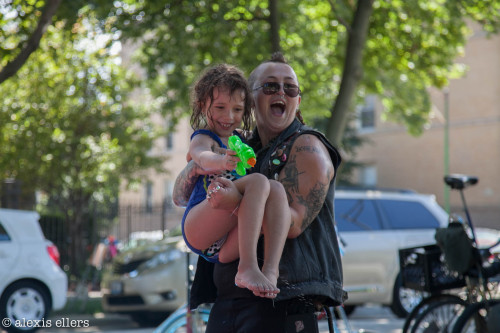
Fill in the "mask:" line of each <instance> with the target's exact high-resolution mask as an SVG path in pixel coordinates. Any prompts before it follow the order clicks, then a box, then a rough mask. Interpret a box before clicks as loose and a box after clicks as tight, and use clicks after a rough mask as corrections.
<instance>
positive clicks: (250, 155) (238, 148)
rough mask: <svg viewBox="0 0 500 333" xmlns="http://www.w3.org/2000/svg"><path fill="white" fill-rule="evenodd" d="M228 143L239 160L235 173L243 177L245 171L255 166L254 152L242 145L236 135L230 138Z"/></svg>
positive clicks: (247, 146)
mask: <svg viewBox="0 0 500 333" xmlns="http://www.w3.org/2000/svg"><path fill="white" fill-rule="evenodd" d="M228 143H229V148H230V149H231V150H234V151H235V152H236V155H238V157H239V158H240V160H241V161H240V162H238V163H237V164H236V173H237V174H238V175H240V176H244V175H245V174H246V170H245V169H250V168H251V167H253V166H255V162H257V160H256V158H255V152H254V151H253V149H252V148H251V147H250V146H249V145H247V144H245V143H243V142H242V141H241V139H240V138H239V137H238V136H237V135H232V136H230V137H229V139H228Z"/></svg>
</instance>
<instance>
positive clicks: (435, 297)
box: [400, 175, 500, 333]
mask: <svg viewBox="0 0 500 333" xmlns="http://www.w3.org/2000/svg"><path fill="white" fill-rule="evenodd" d="M444 180H445V182H446V184H447V185H448V186H450V188H451V189H454V190H459V191H460V194H461V198H462V203H463V207H464V211H465V214H466V217H467V225H468V228H469V234H470V236H469V235H468V234H467V233H466V232H465V230H464V228H463V227H464V225H463V224H462V223H461V222H457V221H456V220H455V219H454V218H453V216H450V223H449V227H448V228H446V229H443V230H442V231H440V232H439V231H437V235H436V238H441V242H443V241H444V240H445V239H446V233H449V234H450V235H451V234H453V235H455V236H454V237H455V238H456V237H458V236H456V235H459V236H460V237H461V238H458V239H461V240H462V241H463V242H464V244H463V246H462V247H461V249H463V251H464V252H463V253H464V255H469V256H470V258H469V259H470V260H469V262H466V260H463V262H460V260H458V261H457V260H454V259H455V258H454V257H453V253H451V252H450V251H449V250H450V249H449V248H448V249H447V248H446V247H444V248H443V250H444V251H443V252H444V258H443V253H442V249H441V247H443V244H441V247H440V246H438V245H429V246H424V247H421V248H420V250H421V249H422V248H423V249H424V252H423V253H422V251H421V253H422V256H421V258H420V259H422V260H421V261H420V262H418V264H417V265H414V267H412V264H413V263H416V262H415V261H412V255H413V256H414V255H417V254H418V253H415V249H417V248H412V249H401V250H400V261H401V262H400V264H401V270H402V272H404V273H406V274H404V275H406V276H408V273H409V272H410V270H409V268H413V269H415V268H422V267H421V266H423V268H424V270H423V271H422V273H423V274H424V280H423V281H422V280H420V281H419V283H418V284H417V285H413V287H416V288H417V289H419V290H424V291H428V292H430V293H431V295H430V296H429V297H427V298H425V299H424V300H423V301H422V302H421V303H420V304H418V305H417V306H416V307H415V309H413V311H412V312H411V313H410V315H409V316H408V318H407V320H406V321H405V325H404V327H403V333H408V332H411V333H418V332H450V330H451V329H452V328H454V327H455V326H458V319H459V318H460V315H461V314H462V313H464V310H465V309H466V307H467V306H468V305H469V304H475V303H477V302H478V301H480V300H482V299H486V298H487V294H488V292H489V288H488V279H489V278H490V277H492V276H494V275H496V274H498V273H499V272H500V262H498V261H497V262H494V263H492V264H491V265H490V266H489V267H486V266H488V263H487V262H486V260H485V258H486V257H488V256H489V255H490V253H489V250H490V249H491V248H493V247H495V246H496V245H498V244H499V243H500V241H499V242H497V243H496V244H494V245H493V246H491V247H488V248H485V249H478V246H477V241H476V235H475V231H474V227H473V225H472V220H471V218H470V214H469V210H468V208H467V204H466V202H465V196H464V194H463V189H465V188H466V187H468V186H471V185H475V184H476V183H477V182H478V179H477V178H476V177H471V176H465V175H449V176H446V177H445V178H444ZM452 228H454V229H452ZM447 229H449V230H447ZM438 232H439V233H440V234H438ZM443 235H445V236H443ZM448 237H451V236H448ZM455 250H456V249H453V251H455ZM413 259H415V258H413ZM464 263H465V264H466V265H463V264H464ZM422 264H423V265H422ZM419 265H420V266H419ZM410 281H411V279H410ZM407 283H408V281H407ZM409 284H411V282H410V283H409ZM407 287H409V288H411V287H412V286H407ZM455 288H463V289H462V294H461V295H453V294H443V293H441V292H442V291H444V290H447V289H455ZM458 332H462V331H458ZM474 332H475V331H474Z"/></svg>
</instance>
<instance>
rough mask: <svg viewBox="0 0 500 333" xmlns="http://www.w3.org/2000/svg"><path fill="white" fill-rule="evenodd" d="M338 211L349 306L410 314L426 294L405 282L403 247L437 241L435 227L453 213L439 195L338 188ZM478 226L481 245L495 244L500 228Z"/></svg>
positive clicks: (336, 199)
mask: <svg viewBox="0 0 500 333" xmlns="http://www.w3.org/2000/svg"><path fill="white" fill-rule="evenodd" d="M335 217H336V221H337V227H338V230H339V235H340V237H341V240H342V241H343V243H344V253H345V254H344V257H343V260H342V262H343V269H344V289H345V290H346V291H348V293H349V298H348V300H347V301H346V304H345V305H346V311H347V312H349V313H350V312H352V311H353V310H354V308H355V307H356V306H358V305H362V304H366V303H375V304H382V305H386V306H389V307H390V308H391V310H392V311H393V312H394V314H396V315H397V316H398V317H405V316H406V315H407V314H408V312H409V311H411V309H412V308H413V307H414V306H415V305H416V304H417V303H418V302H419V301H420V299H421V298H422V296H423V295H422V293H420V292H418V291H415V290H412V289H407V288H403V287H402V281H401V277H400V274H399V249H400V248H409V247H414V246H420V245H428V244H435V243H436V241H435V239H434V235H435V231H436V228H442V227H446V226H447V225H448V214H447V213H446V212H445V211H444V209H442V208H441V207H440V206H439V205H438V203H437V202H436V199H435V196H434V195H425V194H418V193H416V192H414V191H408V190H343V189H341V188H339V189H338V190H337V192H336V195H335ZM476 230H477V236H478V242H479V244H480V245H481V244H483V245H484V246H487V245H491V244H493V243H494V242H495V241H496V240H498V239H499V238H500V232H499V231H497V230H491V229H482V228H476ZM496 251H498V248H497V250H496Z"/></svg>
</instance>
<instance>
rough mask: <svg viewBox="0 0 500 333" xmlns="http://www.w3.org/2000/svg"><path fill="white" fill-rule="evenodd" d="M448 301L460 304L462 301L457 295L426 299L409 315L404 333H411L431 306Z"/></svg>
mask: <svg viewBox="0 0 500 333" xmlns="http://www.w3.org/2000/svg"><path fill="white" fill-rule="evenodd" d="M446 300H456V301H457V302H460V301H461V300H462V299H461V298H460V297H458V296H457V295H451V294H437V295H431V296H429V297H426V298H424V299H423V300H422V301H420V303H418V304H417V305H416V306H415V307H414V308H413V310H412V311H411V312H410V313H409V314H408V317H406V320H405V323H404V325H403V331H402V333H410V332H411V331H412V329H413V327H414V326H415V320H416V319H417V317H418V316H419V315H420V314H422V313H423V312H424V311H425V310H426V309H428V308H429V306H431V305H433V304H436V303H438V302H442V301H446Z"/></svg>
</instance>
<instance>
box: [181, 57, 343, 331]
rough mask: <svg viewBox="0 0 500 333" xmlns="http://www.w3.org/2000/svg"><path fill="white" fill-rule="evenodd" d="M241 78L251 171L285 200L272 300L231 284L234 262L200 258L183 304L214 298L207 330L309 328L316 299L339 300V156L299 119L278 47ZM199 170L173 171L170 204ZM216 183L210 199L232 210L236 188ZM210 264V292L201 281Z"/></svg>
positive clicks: (293, 81)
mask: <svg viewBox="0 0 500 333" xmlns="http://www.w3.org/2000/svg"><path fill="white" fill-rule="evenodd" d="M249 84H250V87H251V89H252V90H253V97H254V100H255V118H256V121H257V127H256V129H255V131H254V133H253V137H252V138H251V139H250V140H249V142H248V143H249V145H251V146H252V147H253V148H254V150H255V152H256V154H257V165H256V166H255V167H254V169H253V170H254V172H259V173H261V174H264V175H265V176H267V177H268V178H269V179H276V180H278V181H279V182H281V183H282V184H283V186H284V188H285V190H286V194H287V197H288V203H289V206H290V213H291V227H290V230H289V232H288V239H287V241H286V243H285V248H284V250H283V255H282V257H281V261H280V275H279V278H278V288H279V289H280V293H279V294H278V296H277V298H276V300H275V301H274V303H273V301H272V300H269V299H264V298H260V297H255V296H254V295H253V294H252V293H251V292H249V291H248V290H244V289H240V288H237V287H235V286H234V283H231V281H234V276H235V274H236V272H237V267H238V263H237V261H235V262H233V263H228V264H222V263H218V264H216V265H215V266H214V267H210V266H206V265H205V264H204V263H203V264H201V265H202V266H204V267H200V266H199V267H198V271H197V277H195V283H194V284H193V288H192V291H191V295H192V298H191V307H192V308H195V307H196V306H197V305H198V304H201V303H206V302H213V301H215V304H214V306H213V308H212V311H211V314H210V320H209V324H208V328H207V332H219V333H220V332H273V333H274V332H285V329H286V327H287V325H292V326H293V325H294V322H296V321H299V322H302V324H303V325H304V327H305V330H304V332H309V329H311V330H312V331H314V329H316V330H317V321H316V318H315V316H314V312H315V311H316V310H317V308H318V306H320V305H328V306H334V305H339V304H341V303H342V302H343V301H344V300H345V299H346V293H345V292H344V291H343V289H342V265H341V259H340V253H339V246H338V242H337V236H336V233H335V228H334V209H333V199H334V191H335V190H334V188H335V186H334V183H335V175H336V171H337V169H338V166H339V164H340V160H341V158H340V155H339V154H338V152H337V150H336V149H335V148H334V147H333V146H332V145H331V144H330V143H329V142H328V141H327V140H326V138H325V137H324V136H323V135H322V134H321V133H319V132H317V131H315V130H313V129H311V128H308V127H306V126H304V125H303V124H302V122H301V117H300V111H299V105H300V101H301V96H300V88H299V83H298V79H297V75H296V74H295V71H294V70H293V68H292V67H291V66H290V65H288V64H287V62H286V61H285V59H284V58H283V56H282V55H281V54H280V53H277V54H273V56H272V58H271V60H269V61H265V62H263V63H261V64H260V65H259V66H257V67H256V68H255V69H254V71H253V72H252V73H251V74H250V77H249ZM200 173H203V171H201V170H200V168H199V167H198V166H196V165H195V164H194V163H191V164H189V165H188V167H187V168H186V169H185V170H184V172H183V173H182V174H181V175H180V176H179V177H178V179H177V181H176V186H175V188H174V200H175V202H176V204H183V203H185V202H186V197H188V196H189V194H190V193H191V190H192V187H191V186H192V182H193V178H194V177H197V176H198V175H199V174H200ZM218 185H219V186H221V187H222V189H221V190H219V191H218V192H217V196H216V197H214V198H213V199H212V204H213V205H215V206H217V205H218V206H217V207H218V208H222V209H227V210H232V209H234V207H235V206H236V204H237V202H238V201H239V200H240V194H239V193H238V191H236V189H235V188H234V186H233V184H231V182H227V181H225V180H221V184H218ZM214 186H215V184H214ZM259 257H261V255H259ZM212 269H213V276H214V284H215V286H216V294H215V293H214V289H210V287H209V286H208V285H205V286H203V285H202V283H203V282H207V280H206V279H207V276H209V275H210V274H211V271H212ZM200 276H204V278H203V279H201V278H199V277H200ZM309 327H310V328H309Z"/></svg>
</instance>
